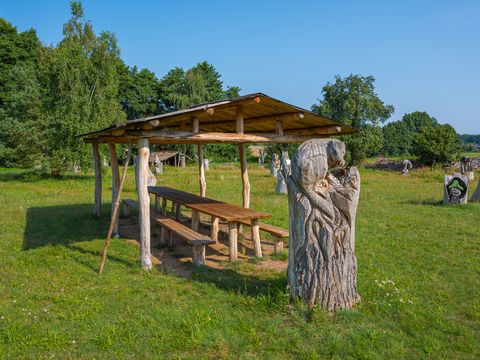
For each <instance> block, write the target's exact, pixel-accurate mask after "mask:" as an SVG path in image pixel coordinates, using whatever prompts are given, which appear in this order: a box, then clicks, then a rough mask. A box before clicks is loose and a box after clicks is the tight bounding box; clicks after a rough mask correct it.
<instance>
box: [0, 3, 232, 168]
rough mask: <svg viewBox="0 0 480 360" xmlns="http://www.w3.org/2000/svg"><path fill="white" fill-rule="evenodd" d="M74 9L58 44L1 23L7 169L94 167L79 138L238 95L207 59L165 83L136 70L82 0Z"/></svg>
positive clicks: (0, 110) (0, 132)
mask: <svg viewBox="0 0 480 360" xmlns="http://www.w3.org/2000/svg"><path fill="white" fill-rule="evenodd" d="M71 12H72V17H71V18H70V19H69V21H68V22H67V23H66V24H64V26H63V39H62V40H61V41H60V42H59V43H58V45H56V46H44V45H43V44H42V43H41V42H40V40H39V39H38V37H37V35H36V33H35V31H34V30H28V31H25V32H20V33H19V32H18V31H17V30H16V28H15V27H14V26H13V25H12V24H10V23H9V22H8V21H7V20H5V19H3V18H0V166H10V167H11V166H21V167H33V166H35V167H39V168H43V169H44V170H45V171H46V172H55V173H58V172H60V171H64V170H71V169H73V168H76V167H82V168H87V167H89V166H90V165H91V149H89V148H88V146H86V145H85V144H84V143H83V142H82V141H81V139H79V138H78V137H77V135H78V134H80V133H84V132H88V131H92V130H96V129H99V128H102V127H106V126H108V125H110V124H111V123H113V122H122V121H126V120H129V119H134V118H141V117H146V116H151V115H155V114H160V113H164V112H168V111H174V110H178V109H183V108H186V107H188V106H190V105H193V104H198V103H202V102H207V101H213V100H219V99H222V98H225V97H235V96H238V95H239V91H240V89H239V88H238V87H235V86H232V87H227V88H224V87H223V83H222V81H221V76H220V74H219V73H218V72H217V71H216V70H215V68H214V67H213V66H212V65H210V64H208V63H207V62H201V63H198V64H197V65H196V66H194V67H192V68H191V69H188V70H184V69H182V68H179V67H176V68H174V69H172V70H170V71H169V72H168V73H167V74H166V75H165V76H164V77H163V78H161V79H157V78H156V76H155V74H154V73H152V72H151V71H149V70H147V69H141V70H139V69H138V68H137V67H135V66H134V67H129V66H127V65H126V64H125V63H124V62H123V60H122V59H121V57H120V50H119V48H118V45H117V41H116V38H115V36H114V34H112V33H109V32H102V33H100V34H98V35H97V34H96V33H95V32H94V30H93V27H92V24H91V23H90V22H89V21H87V20H86V19H85V17H84V13H83V9H82V6H81V3H80V2H76V1H74V2H72V3H71ZM184 150H189V149H184ZM219 150H220V151H222V152H223V153H225V149H224V148H222V147H221V146H220V149H219Z"/></svg>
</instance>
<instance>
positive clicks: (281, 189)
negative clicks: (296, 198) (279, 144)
mask: <svg viewBox="0 0 480 360" xmlns="http://www.w3.org/2000/svg"><path fill="white" fill-rule="evenodd" d="M275 192H276V193H277V194H287V193H288V191H287V184H286V183H285V178H284V177H283V173H282V170H278V173H277V186H276V187H275Z"/></svg>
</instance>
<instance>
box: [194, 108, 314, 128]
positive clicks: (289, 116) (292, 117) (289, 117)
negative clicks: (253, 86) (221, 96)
mask: <svg viewBox="0 0 480 360" xmlns="http://www.w3.org/2000/svg"><path fill="white" fill-rule="evenodd" d="M239 106H242V107H243V105H241V104H240V105H237V108H238V107H239ZM304 117H305V114H304V113H302V112H293V113H284V114H278V115H269V116H259V117H252V118H248V119H244V123H245V125H248V124H252V123H256V122H271V123H274V122H275V121H277V120H282V121H298V120H302V119H303V118H304ZM233 122H234V121H233V120H218V121H208V122H206V121H205V122H202V127H203V126H205V127H207V126H218V125H221V124H228V123H231V124H233Z"/></svg>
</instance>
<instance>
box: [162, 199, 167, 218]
mask: <svg viewBox="0 0 480 360" xmlns="http://www.w3.org/2000/svg"><path fill="white" fill-rule="evenodd" d="M162 215H167V199H166V198H162Z"/></svg>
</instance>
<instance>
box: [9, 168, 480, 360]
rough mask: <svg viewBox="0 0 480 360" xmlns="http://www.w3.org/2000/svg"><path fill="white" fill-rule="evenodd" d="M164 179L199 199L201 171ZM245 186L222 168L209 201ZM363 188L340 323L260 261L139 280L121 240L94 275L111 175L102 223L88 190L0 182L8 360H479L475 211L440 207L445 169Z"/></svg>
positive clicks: (256, 192)
mask: <svg viewBox="0 0 480 360" xmlns="http://www.w3.org/2000/svg"><path fill="white" fill-rule="evenodd" d="M165 170H166V173H165V175H164V176H162V177H160V178H159V185H171V186H175V187H177V188H180V189H184V190H187V191H195V192H196V189H197V187H198V184H197V178H196V168H195V167H189V168H187V169H186V170H181V169H172V168H166V169H165ZM239 175H240V171H239V169H238V168H222V167H212V169H211V170H210V171H209V172H208V173H207V182H208V185H207V196H210V197H213V198H217V199H221V200H226V201H229V202H234V203H237V204H239V203H240V202H241V183H240V177H239ZM361 175H362V190H361V197H360V203H359V208H358V215H357V237H356V253H357V259H358V287H359V292H360V294H361V296H362V302H361V304H359V305H358V306H357V307H355V308H354V309H352V310H348V311H340V312H337V313H336V314H330V313H328V312H325V311H322V310H320V309H314V310H313V311H308V310H307V309H305V307H303V306H302V305H300V304H290V302H289V297H288V292H287V290H286V274H285V273H277V272H275V271H271V270H268V269H265V268H264V267H263V266H260V265H261V263H262V262H261V261H260V262H259V261H241V262H239V263H238V264H234V265H231V266H230V265H229V266H228V267H227V268H226V269H223V270H213V269H208V268H203V269H200V270H198V271H196V272H195V273H194V276H193V279H192V280H186V279H184V278H181V277H177V276H173V275H167V274H165V273H164V272H162V270H161V269H159V268H156V269H154V270H153V271H151V272H143V271H141V270H140V267H139V248H138V246H137V245H135V244H131V243H127V242H125V241H124V240H122V239H114V240H113V241H112V244H111V246H110V251H109V257H108V261H107V264H106V268H105V273H104V274H103V275H102V276H98V275H97V268H98V264H99V260H100V253H101V251H102V248H103V244H104V236H105V234H106V230H107V226H108V220H109V219H108V215H109V207H110V199H109V193H108V190H109V187H110V178H109V177H108V174H107V176H105V180H104V198H103V199H104V206H103V210H104V212H103V214H104V215H103V217H102V218H101V219H100V220H94V219H93V218H92V216H91V210H92V201H93V178H92V177H91V176H69V177H65V178H62V179H50V178H42V177H39V176H36V175H35V174H33V173H29V172H25V171H22V170H0V214H1V216H0V274H1V276H0V293H1V296H0V358H33V359H37V358H53V357H60V358H215V359H216V358H238V357H241V358H248V357H255V358H268V359H273V358H275V359H277V358H278V359H281V358H307V359H310V358H311V359H316V358H319V357H321V358H364V359H367V358H368V359H385V358H394V359H397V358H415V359H416V358H449V359H451V358H468V359H471V358H478V357H479V356H480V346H479V343H478V339H479V338H480V322H479V310H480V307H479V306H480V291H479V286H480V281H479V279H480V266H479V259H480V251H479V250H480V244H479V240H480V238H479V237H480V235H479V234H480V221H479V219H480V204H468V205H466V206H450V207H446V206H442V205H441V199H442V196H443V194H442V186H443V182H442V173H441V172H440V171H438V170H437V171H433V172H426V171H419V172H416V171H414V172H412V175H411V176H409V177H403V176H401V175H398V174H395V173H389V172H385V171H374V170H362V171H361ZM477 175H478V174H477ZM250 178H251V185H252V201H251V203H252V207H253V208H254V209H257V210H263V211H267V212H270V213H272V214H273V217H272V219H270V220H269V221H271V223H273V224H275V225H278V226H283V227H287V226H288V209H287V200H286V197H285V196H282V195H277V194H275V193H274V180H273V179H272V178H270V177H269V176H268V171H267V170H265V171H261V170H260V169H258V168H257V167H256V166H254V165H252V167H251V169H250ZM477 178H478V176H477ZM473 185H474V186H472V191H471V193H473V190H474V189H475V187H476V181H475V184H473ZM134 189H135V187H134V184H133V176H132V174H131V173H130V174H129V178H128V183H127V184H126V189H125V191H126V195H125V196H128V197H134V196H135V194H134ZM279 258H280V259H281V260H285V257H284V256H282V255H281V256H279Z"/></svg>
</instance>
